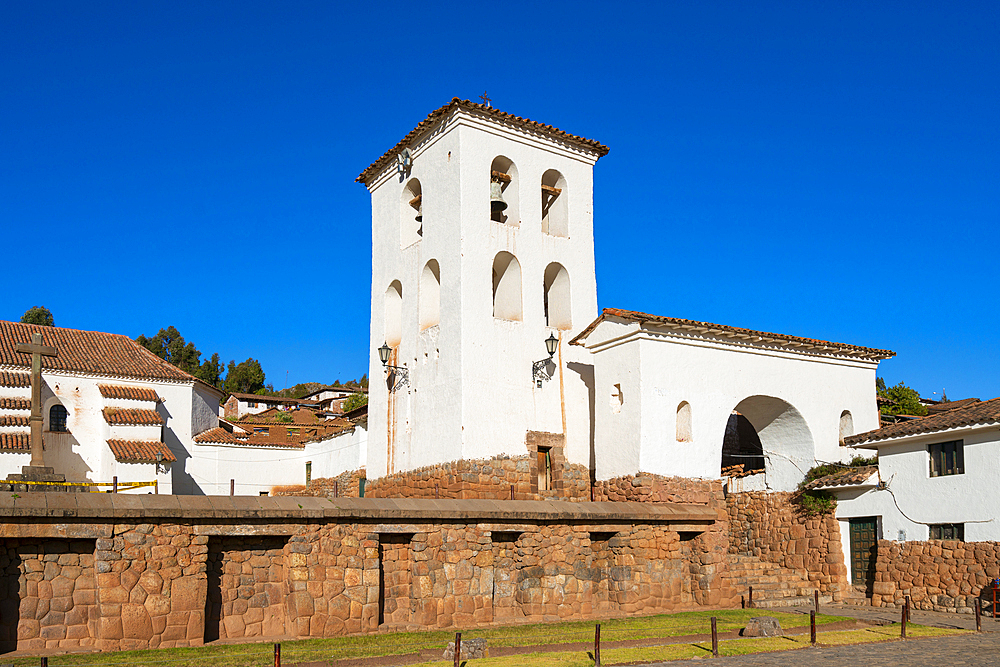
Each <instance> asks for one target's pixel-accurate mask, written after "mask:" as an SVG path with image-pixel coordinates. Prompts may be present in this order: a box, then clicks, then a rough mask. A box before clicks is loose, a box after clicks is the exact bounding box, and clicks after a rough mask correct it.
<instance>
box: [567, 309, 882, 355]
mask: <svg viewBox="0 0 1000 667" xmlns="http://www.w3.org/2000/svg"><path fill="white" fill-rule="evenodd" d="M608 316H611V317H620V318H622V319H631V320H633V321H637V322H639V323H640V324H647V323H649V324H665V325H669V324H680V325H693V326H701V327H711V328H716V329H721V330H725V331H733V332H737V333H741V334H744V335H752V336H757V337H769V338H778V339H783V340H788V341H793V342H803V343H807V344H809V345H814V346H821V347H827V346H835V347H839V348H841V349H851V350H856V351H860V352H868V353H874V354H875V355H879V356H882V355H884V356H885V357H894V356H896V353H895V352H893V351H892V350H885V349H880V348H875V347H866V346H864V345H854V344H852V343H837V342H834V341H828V340H822V339H819V338H808V337H806V336H796V335H793V334H784V333H777V332H772V331H761V330H759V329H747V328H746V327H737V326H733V325H731V324H716V323H714V322H704V321H701V320H689V319H686V318H682V317H668V316H666V315H653V314H652V313H644V312H642V311H638V310H628V309H625V308H604V309H603V310H602V311H601V314H600V315H599V316H598V317H597V319H595V320H594V321H593V322H591V323H590V324H589V325H587V327H586V328H585V329H584V330H583V331H581V332H580V333H579V334H577V335H576V336H574V337H573V339H572V340H571V341H570V344H571V345H581V344H582V342H580V341H582V340H583V339H585V338H586V337H587V336H589V335H590V334H591V333H592V332H593V331H594V329H595V328H597V325H598V324H600V323H601V322H602V321H604V319H605V318H606V317H608Z"/></svg>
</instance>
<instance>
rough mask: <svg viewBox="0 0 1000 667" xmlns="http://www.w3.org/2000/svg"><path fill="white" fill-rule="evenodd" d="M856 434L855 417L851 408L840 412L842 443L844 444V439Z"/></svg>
mask: <svg viewBox="0 0 1000 667" xmlns="http://www.w3.org/2000/svg"><path fill="white" fill-rule="evenodd" d="M852 435H854V417H853V416H852V415H851V411H850V410H844V411H843V412H841V413H840V444H844V439H845V438H849V437H850V436H852Z"/></svg>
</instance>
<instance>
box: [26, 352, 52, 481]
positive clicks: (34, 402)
mask: <svg viewBox="0 0 1000 667" xmlns="http://www.w3.org/2000/svg"><path fill="white" fill-rule="evenodd" d="M17 351H18V352H21V353H22V354H30V355H31V417H30V418H29V419H28V422H29V423H30V424H31V465H32V466H38V467H42V466H44V465H45V455H44V454H43V453H42V355H45V356H46V357H54V356H56V355H57V354H58V353H57V352H56V348H54V347H49V346H48V345H42V334H40V333H33V334H31V342H30V343H18V344H17Z"/></svg>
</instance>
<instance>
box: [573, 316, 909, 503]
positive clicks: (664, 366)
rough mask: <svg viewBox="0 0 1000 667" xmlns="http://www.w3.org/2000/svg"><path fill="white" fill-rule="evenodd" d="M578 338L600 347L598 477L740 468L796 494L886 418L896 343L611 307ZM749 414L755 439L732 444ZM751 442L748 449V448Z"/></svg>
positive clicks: (707, 473) (761, 485) (762, 483)
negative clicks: (881, 372)
mask: <svg viewBox="0 0 1000 667" xmlns="http://www.w3.org/2000/svg"><path fill="white" fill-rule="evenodd" d="M572 344H574V345H579V346H583V347H585V348H586V349H587V350H589V351H590V352H591V353H592V354H593V362H592V363H593V364H594V368H595V386H596V387H597V389H598V395H597V400H596V401H595V411H594V425H595V441H596V442H598V443H600V455H599V456H598V457H597V461H596V463H597V467H596V477H597V479H609V478H612V477H616V476H619V475H627V474H633V473H635V472H636V471H638V470H642V471H645V472H650V473H656V474H662V475H670V476H673V475H677V476H682V477H699V478H715V477H719V476H720V471H721V469H723V468H728V467H729V466H730V465H737V464H742V465H744V466H745V469H746V471H747V472H751V471H758V474H755V475H750V476H747V477H744V478H742V479H741V486H742V490H747V491H748V490H753V489H758V490H773V491H791V490H793V489H794V488H795V487H796V485H797V484H798V483H799V482H801V481H802V478H803V474H804V472H805V471H806V470H808V469H809V468H811V467H813V466H814V465H816V463H817V461H840V460H841V459H843V458H844V457H845V455H848V454H853V452H848V451H847V450H846V449H845V448H844V438H845V437H846V436H849V435H853V434H854V433H855V432H856V431H857V430H870V429H873V428H877V427H878V424H879V418H878V409H877V407H876V404H875V372H876V369H877V368H878V362H879V361H880V360H882V359H886V358H888V357H891V356H893V353H892V352H890V351H888V350H876V349H871V348H865V347H860V346H857V345H845V344H841V343H831V342H828V341H821V340H813V339H810V338H801V337H798V336H789V335H786V334H776V333H767V332H763V331H752V330H749V329H741V328H738V327H731V326H725V325H719V324H710V323H706V322H696V321H692V320H683V319H677V318H671V317H662V316H657V315H649V314H647V313H639V312H635V311H630V310H620V309H615V308H607V309H605V310H604V311H603V313H602V314H601V316H600V317H599V318H597V319H596V320H595V321H594V322H592V323H591V324H590V325H589V326H588V327H587V328H586V329H584V330H583V331H582V332H581V333H580V334H579V335H578V336H576V337H575V338H574V339H573V341H572ZM739 417H743V418H745V419H746V420H747V421H749V423H750V424H751V425H752V426H753V429H754V430H755V431H756V436H757V438H753V439H752V440H753V442H752V443H748V442H746V441H745V439H744V441H742V442H741V443H740V444H741V445H742V447H736V448H734V450H733V451H727V448H726V447H724V441H725V435H726V429H727V425H730V424H731V422H734V421H737V419H738V418H739ZM748 445H749V446H748Z"/></svg>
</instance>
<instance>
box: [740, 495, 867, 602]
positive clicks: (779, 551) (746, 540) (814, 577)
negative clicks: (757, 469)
mask: <svg viewBox="0 0 1000 667" xmlns="http://www.w3.org/2000/svg"><path fill="white" fill-rule="evenodd" d="M794 496H795V494H793V493H766V492H763V491H751V492H746V493H732V494H729V496H728V497H727V499H726V504H727V506H728V512H729V522H728V523H729V553H731V554H739V555H745V556H756V557H758V558H760V559H761V560H764V561H768V562H771V563H776V564H778V565H781V566H782V567H786V568H789V569H792V570H797V571H799V572H804V573H806V574H808V577H809V581H810V582H812V583H813V584H814V585H816V587H817V588H819V590H820V592H822V593H828V594H830V595H831V596H832V597H833V599H834V600H840V599H842V598H843V596H844V594H845V592H846V591H847V588H848V584H847V568H846V567H845V565H844V552H843V550H842V547H841V541H840V526H839V525H838V522H837V519H836V518H835V515H834V512H832V511H831V512H828V513H827V514H823V515H819V516H809V515H807V514H806V513H805V512H803V511H802V510H801V508H800V507H799V506H798V505H796V504H795V503H794V502H792V501H793V498H794Z"/></svg>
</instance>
